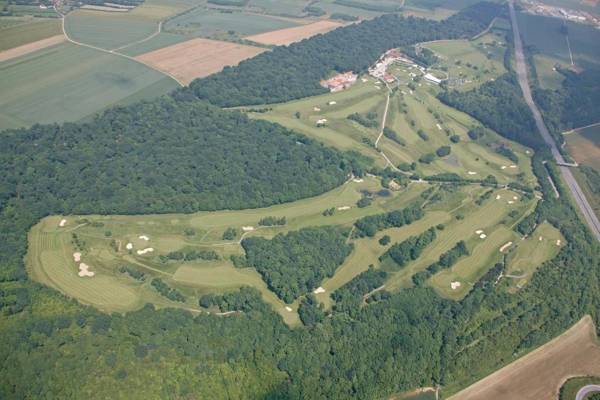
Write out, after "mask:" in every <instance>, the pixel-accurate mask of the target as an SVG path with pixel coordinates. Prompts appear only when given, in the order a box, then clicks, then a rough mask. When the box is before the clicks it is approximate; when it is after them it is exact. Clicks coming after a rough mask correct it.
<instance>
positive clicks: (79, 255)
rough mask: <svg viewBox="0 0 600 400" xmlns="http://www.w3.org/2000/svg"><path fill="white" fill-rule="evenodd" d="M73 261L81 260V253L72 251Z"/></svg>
mask: <svg viewBox="0 0 600 400" xmlns="http://www.w3.org/2000/svg"><path fill="white" fill-rule="evenodd" d="M73 261H75V262H79V261H81V253H79V252H77V253H73Z"/></svg>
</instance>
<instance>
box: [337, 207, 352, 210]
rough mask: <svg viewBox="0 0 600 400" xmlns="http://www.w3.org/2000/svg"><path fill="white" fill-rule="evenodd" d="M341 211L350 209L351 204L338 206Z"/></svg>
mask: <svg viewBox="0 0 600 400" xmlns="http://www.w3.org/2000/svg"><path fill="white" fill-rule="evenodd" d="M337 209H338V210H339V211H346V210H349V209H350V206H342V207H338V208H337Z"/></svg>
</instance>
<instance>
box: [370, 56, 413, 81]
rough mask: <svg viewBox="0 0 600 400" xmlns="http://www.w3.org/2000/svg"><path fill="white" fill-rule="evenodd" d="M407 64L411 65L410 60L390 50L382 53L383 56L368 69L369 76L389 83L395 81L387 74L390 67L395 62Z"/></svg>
mask: <svg viewBox="0 0 600 400" xmlns="http://www.w3.org/2000/svg"><path fill="white" fill-rule="evenodd" d="M400 61H403V62H407V63H409V64H412V63H413V62H412V61H411V60H408V59H407V58H404V56H403V55H402V53H400V51H398V50H397V49H391V50H388V51H386V52H385V53H383V55H382V56H381V57H380V58H379V60H377V62H376V63H375V64H374V65H373V66H371V67H370V68H369V75H371V76H372V77H374V78H376V79H381V80H383V81H385V82H388V83H391V82H393V81H394V80H395V78H394V76H393V75H391V74H389V73H388V72H387V69H388V67H389V66H390V65H392V64H393V63H395V62H400Z"/></svg>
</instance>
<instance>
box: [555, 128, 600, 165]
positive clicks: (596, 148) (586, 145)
mask: <svg viewBox="0 0 600 400" xmlns="http://www.w3.org/2000/svg"><path fill="white" fill-rule="evenodd" d="M564 137H565V141H566V142H567V150H568V151H569V154H571V156H572V157H573V158H574V159H575V161H577V162H578V163H580V164H586V165H589V166H590V167H593V168H596V169H597V170H600V124H598V125H593V126H590V127H586V128H581V129H576V130H573V131H570V132H566V133H565V134H564Z"/></svg>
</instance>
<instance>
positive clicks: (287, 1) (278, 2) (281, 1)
mask: <svg viewBox="0 0 600 400" xmlns="http://www.w3.org/2000/svg"><path fill="white" fill-rule="evenodd" d="M304 6H306V2H305V1H298V0H250V2H249V3H248V6H247V7H248V8H249V9H251V10H253V11H258V12H263V13H265V14H272V15H283V16H291V17H301V16H303V15H304V12H303V10H304Z"/></svg>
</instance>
